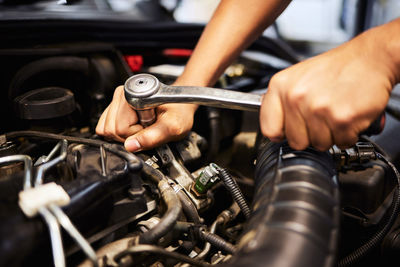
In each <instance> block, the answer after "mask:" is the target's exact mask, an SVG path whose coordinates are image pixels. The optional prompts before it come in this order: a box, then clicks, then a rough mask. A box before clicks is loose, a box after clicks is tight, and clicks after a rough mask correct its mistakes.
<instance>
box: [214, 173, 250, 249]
mask: <svg viewBox="0 0 400 267" xmlns="http://www.w3.org/2000/svg"><path fill="white" fill-rule="evenodd" d="M218 172H219V173H218V176H219V178H221V180H222V181H223V183H224V185H225V187H226V189H227V190H228V191H229V193H231V195H232V198H233V200H234V201H235V202H236V203H237V204H238V205H239V207H240V209H241V210H242V212H243V214H244V216H245V217H246V219H248V218H250V215H251V210H250V207H249V204H247V201H246V199H245V198H244V196H243V193H242V191H240V188H239V185H238V184H237V183H236V181H235V180H234V179H233V178H232V176H231V175H230V174H229V172H228V171H227V170H226V169H224V168H221V167H218ZM210 243H211V242H210Z"/></svg>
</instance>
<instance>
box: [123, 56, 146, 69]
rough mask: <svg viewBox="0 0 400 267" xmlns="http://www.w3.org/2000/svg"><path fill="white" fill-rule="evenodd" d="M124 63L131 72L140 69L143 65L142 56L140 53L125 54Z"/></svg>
mask: <svg viewBox="0 0 400 267" xmlns="http://www.w3.org/2000/svg"><path fill="white" fill-rule="evenodd" d="M124 58H125V61H126V63H128V66H129V68H131V70H132V71H133V72H137V71H140V70H141V69H142V66H143V57H142V56H141V55H125V56H124Z"/></svg>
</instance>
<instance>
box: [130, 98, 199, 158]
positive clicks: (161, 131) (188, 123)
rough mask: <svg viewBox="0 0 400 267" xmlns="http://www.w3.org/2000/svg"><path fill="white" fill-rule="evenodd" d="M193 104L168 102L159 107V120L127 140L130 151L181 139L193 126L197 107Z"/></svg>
mask: <svg viewBox="0 0 400 267" xmlns="http://www.w3.org/2000/svg"><path fill="white" fill-rule="evenodd" d="M193 107H194V106H193V105H191V104H174V105H171V104H168V105H162V106H160V107H158V109H157V113H158V114H157V121H156V123H154V124H152V125H150V126H149V127H147V128H144V129H143V130H141V131H139V132H138V133H136V134H134V135H133V136H130V137H128V138H127V139H126V141H125V148H126V150H128V151H131V152H136V151H141V150H147V149H152V148H154V147H157V146H160V145H162V144H165V143H167V142H170V141H175V140H179V139H181V138H182V137H184V136H185V135H186V134H187V133H188V132H189V131H190V129H191V128H192V125H193V114H194V112H195V110H196V109H195V108H193Z"/></svg>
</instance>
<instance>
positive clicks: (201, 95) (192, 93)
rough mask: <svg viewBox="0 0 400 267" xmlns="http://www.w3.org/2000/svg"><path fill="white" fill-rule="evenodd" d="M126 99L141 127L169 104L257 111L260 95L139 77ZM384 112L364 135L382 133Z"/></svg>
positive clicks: (132, 82)
mask: <svg viewBox="0 0 400 267" xmlns="http://www.w3.org/2000/svg"><path fill="white" fill-rule="evenodd" d="M124 90H125V98H126V100H127V101H128V103H129V104H130V105H131V107H132V108H133V109H134V110H136V112H137V114H138V116H139V120H140V124H141V125H142V126H143V127H147V126H149V125H151V124H153V123H154V122H155V120H156V112H155V108H156V107H158V106H159V105H162V104H167V103H192V104H198V105H204V106H211V107H217V108H227V109H237V110H247V111H254V112H258V111H259V109H260V106H261V97H262V96H261V95H258V94H251V93H242V92H236V91H231V90H225V89H218V88H211V87H200V86H171V85H166V84H163V83H161V82H160V81H159V80H158V79H157V78H156V77H154V76H153V75H151V74H145V73H143V74H137V75H134V76H132V77H130V78H129V79H128V80H127V81H126V82H125V85H124ZM384 124H385V113H383V114H382V115H381V116H379V117H378V118H377V119H376V120H375V121H374V122H372V124H371V126H370V127H369V128H368V129H366V130H365V131H363V132H362V133H361V134H365V135H374V134H378V133H380V132H381V131H382V130H383V127H384Z"/></svg>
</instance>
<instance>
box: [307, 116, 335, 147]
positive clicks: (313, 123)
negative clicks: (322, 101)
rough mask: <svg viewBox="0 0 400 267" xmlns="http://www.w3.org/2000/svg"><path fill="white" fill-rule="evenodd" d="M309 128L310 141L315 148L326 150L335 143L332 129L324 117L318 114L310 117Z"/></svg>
mask: <svg viewBox="0 0 400 267" xmlns="http://www.w3.org/2000/svg"><path fill="white" fill-rule="evenodd" d="M307 129H308V136H309V139H310V143H311V145H312V146H313V147H314V148H316V149H318V150H320V151H326V150H327V149H329V148H330V147H331V146H332V145H333V137H332V133H331V130H330V129H329V127H328V125H327V124H326V122H325V120H324V119H323V118H321V117H317V116H311V117H309V118H308V120H307Z"/></svg>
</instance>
